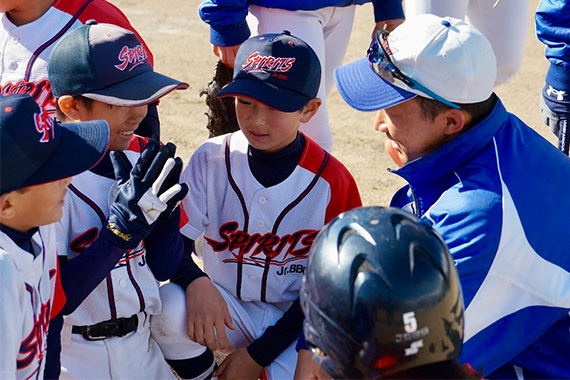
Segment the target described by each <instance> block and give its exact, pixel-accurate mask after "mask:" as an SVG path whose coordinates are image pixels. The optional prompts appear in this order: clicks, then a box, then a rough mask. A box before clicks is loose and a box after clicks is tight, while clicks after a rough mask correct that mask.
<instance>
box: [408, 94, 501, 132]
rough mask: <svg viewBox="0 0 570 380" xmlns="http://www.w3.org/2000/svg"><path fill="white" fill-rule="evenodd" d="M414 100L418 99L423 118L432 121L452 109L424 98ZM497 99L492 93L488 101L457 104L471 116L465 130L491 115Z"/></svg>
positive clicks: (417, 97)
mask: <svg viewBox="0 0 570 380" xmlns="http://www.w3.org/2000/svg"><path fill="white" fill-rule="evenodd" d="M414 99H416V101H417V102H418V105H419V106H420V109H421V111H422V116H423V117H424V118H426V119H428V120H430V121H434V120H435V118H436V117H437V115H439V114H441V113H442V112H444V111H446V110H448V109H450V108H451V107H450V106H448V105H445V104H443V103H440V102H438V101H437V100H433V99H428V98H424V97H423V96H416V97H415V98H414ZM497 99H498V98H497V95H495V93H492V94H491V96H489V98H488V99H487V100H483V101H482V102H479V103H466V104H461V103H457V105H459V106H460V107H461V109H462V110H464V111H466V112H467V113H468V114H469V115H470V116H471V121H470V122H469V124H467V125H465V129H464V130H468V129H469V128H471V127H473V126H474V125H477V124H479V123H480V122H481V121H482V120H483V119H484V118H486V117H487V116H488V115H489V114H490V113H491V111H493V108H494V107H495V103H496V102H497Z"/></svg>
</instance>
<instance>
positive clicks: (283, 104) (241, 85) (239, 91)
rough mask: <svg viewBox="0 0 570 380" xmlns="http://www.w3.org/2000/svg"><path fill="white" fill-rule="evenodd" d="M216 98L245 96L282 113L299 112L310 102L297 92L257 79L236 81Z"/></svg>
mask: <svg viewBox="0 0 570 380" xmlns="http://www.w3.org/2000/svg"><path fill="white" fill-rule="evenodd" d="M217 96H218V97H225V96H245V97H247V98H251V99H254V100H256V101H258V102H260V103H263V104H265V105H268V106H269V107H271V108H275V109H276V110H279V111H283V112H295V111H299V110H300V109H301V108H303V107H304V106H305V105H307V103H308V102H309V100H311V98H309V97H308V96H305V95H301V94H299V93H298V92H295V91H291V90H288V89H286V88H282V87H277V86H275V85H273V84H271V83H268V82H264V81H262V80H258V79H236V80H234V81H233V82H231V83H230V84H228V85H227V86H226V87H224V88H223V89H222V90H221V91H220V92H218V95H217Z"/></svg>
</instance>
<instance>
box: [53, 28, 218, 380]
mask: <svg viewBox="0 0 570 380" xmlns="http://www.w3.org/2000/svg"><path fill="white" fill-rule="evenodd" d="M48 75H49V81H50V83H51V85H52V90H53V93H54V95H55V96H56V98H57V113H58V117H59V118H61V119H62V120H66V121H67V120H92V119H100V118H102V119H105V120H106V121H107V122H108V123H109V125H110V127H111V142H110V145H109V150H111V151H114V152H113V153H114V156H113V157H115V160H114V161H115V162H114V166H115V173H116V174H115V175H113V170H112V169H113V168H112V165H111V160H110V159H109V156H105V158H104V159H103V160H102V162H101V163H100V164H98V165H97V166H96V167H94V168H93V169H92V170H91V171H88V172H86V173H83V174H82V175H79V176H76V177H74V178H73V181H72V184H71V185H70V189H69V191H68V193H67V196H66V205H65V207H64V213H63V218H62V220H61V222H60V223H59V224H58V227H59V228H58V229H57V233H58V235H57V238H58V252H59V254H60V260H61V262H62V264H61V266H62V283H63V286H64V289H65V290H66V294H67V289H66V284H69V287H70V288H72V289H73V290H70V293H71V292H72V291H75V292H78V288H80V287H81V286H82V284H83V281H82V279H83V277H84V273H88V271H89V270H90V268H91V267H92V266H93V265H94V264H93V260H98V258H99V257H100V256H102V255H107V256H108V255H110V254H111V253H110V251H111V252H112V254H113V255H115V254H117V252H118V254H119V255H120V256H121V259H120V260H119V262H118V263H117V265H113V266H112V267H111V268H109V270H110V273H109V274H108V276H107V278H106V279H105V280H104V281H103V282H101V283H100V284H99V285H98V286H97V287H96V288H95V290H94V291H93V292H92V293H91V294H89V295H88V296H87V298H86V299H85V300H84V301H83V302H82V303H81V305H80V306H79V307H78V308H77V310H75V311H73V312H72V313H71V314H70V315H67V316H66V317H65V319H64V325H63V330H62V337H61V345H62V350H61V364H62V378H151V379H167V378H173V379H174V378H175V375H174V374H173V373H172V371H171V369H170V367H169V366H168V364H167V363H166V361H165V359H164V356H163V354H162V352H161V350H160V348H159V347H158V346H157V344H156V342H155V341H154V340H153V338H152V337H151V335H150V330H149V324H150V317H151V316H153V315H156V314H158V313H160V311H161V300H160V297H159V293H158V289H159V286H158V281H165V280H167V279H169V278H170V276H171V275H172V274H173V273H174V272H175V271H176V269H177V268H178V265H179V262H180V257H181V255H182V252H183V250H182V241H181V236H180V232H179V228H178V223H179V211H178V210H179V209H178V208H176V205H177V203H178V202H179V201H180V200H181V199H182V198H183V197H184V195H185V194H186V192H187V186H186V185H183V186H180V185H179V184H178V180H179V176H180V172H181V170H182V161H181V160H180V158H177V159H176V160H173V161H172V166H171V172H170V175H168V176H167V177H166V180H165V182H164V185H161V184H160V181H158V182H157V183H156V184H154V185H153V186H152V188H151V189H145V188H142V189H137V188H136V186H135V187H132V188H131V189H124V186H123V182H124V181H125V179H126V177H127V176H128V170H129V169H130V166H131V163H134V162H135V161H136V159H137V158H138V157H139V156H141V151H142V156H141V157H144V156H145V152H146V151H147V150H148V149H149V146H154V145H155V147H151V148H150V149H151V150H153V151H155V150H156V149H158V143H156V141H154V140H151V141H150V142H148V144H147V141H148V139H145V138H141V137H139V136H137V135H135V134H134V131H135V129H136V128H137V127H138V125H139V123H140V122H141V120H142V119H143V118H144V117H145V115H146V111H147V105H148V104H150V103H152V102H154V101H156V100H157V99H158V98H160V97H162V96H163V95H165V94H167V93H169V92H171V91H173V90H175V89H185V88H187V87H188V85H187V84H186V83H182V82H179V81H176V80H174V79H172V78H169V77H166V76H164V75H162V74H159V73H156V72H154V71H153V70H152V67H151V65H150V62H149V60H148V55H147V53H146V50H145V48H144V45H143V44H142V43H141V42H140V40H139V39H138V38H137V37H136V35H135V34H134V33H132V32H130V31H128V30H126V29H123V28H120V27H117V26H114V25H110V24H95V23H87V25H84V26H81V27H79V28H77V29H75V30H73V31H71V32H70V33H68V34H67V35H66V36H65V37H64V38H62V39H61V40H60V42H59V43H58V44H57V45H56V46H55V48H54V50H53V52H52V54H51V56H50V61H49V63H48ZM145 144H146V146H147V147H146V148H145ZM143 148H145V150H144V151H143ZM160 155H162V156H164V157H165V158H167V157H171V156H173V155H174V146H173V145H172V144H167V145H166V146H163V147H160V149H159V151H158V156H160ZM136 168H137V167H136V166H135V169H136ZM152 169H153V168H152V166H151V168H150V169H149V171H152ZM132 176H133V174H131V177H132ZM146 182H148V181H146V176H145V178H144V179H143V180H142V183H143V184H145V183H146ZM155 185H156V186H155ZM117 187H118V188H119V195H120V194H121V191H122V190H124V191H125V192H129V191H130V192H135V193H137V192H139V193H141V194H144V195H145V196H146V195H148V194H149V193H154V192H155V190H156V191H157V192H159V193H160V192H161V191H163V189H164V188H167V189H168V188H171V189H174V191H177V193H175V195H174V194H169V192H170V190H167V191H164V192H163V193H162V195H160V196H159V197H156V196H154V197H153V196H152V194H151V195H150V196H149V197H147V198H148V199H147V200H146V201H144V200H143V198H145V196H143V197H142V198H141V200H140V201H138V202H134V203H136V204H138V206H140V209H142V211H143V212H144V214H145V218H146V220H147V222H148V224H149V225H152V226H151V227H150V228H151V229H152V231H151V232H150V233H149V234H148V237H147V238H146V239H144V240H141V237H142V238H144V237H145V236H146V234H145V233H144V232H145V230H146V229H148V226H144V225H143V226H141V227H140V229H141V230H143V231H142V232H143V233H140V231H139V228H134V229H132V230H131V231H129V232H128V233H123V230H124V229H121V228H120V227H121V223H120V221H119V223H114V221H112V222H113V223H114V224H112V223H106V222H105V218H106V215H108V214H109V212H112V211H113V209H111V210H110V209H109V199H112V198H113V197H114V195H113V194H114V193H115V191H116V188H117ZM159 189H160V191H158V190H159ZM170 196H172V198H171V199H170V200H168V197H170ZM164 197H166V199H163V198H164ZM157 210H158V214H157ZM160 212H162V214H160ZM116 228H118V231H115V229H116ZM109 230H111V231H113V232H114V233H115V235H116V236H117V241H115V242H114V243H115V244H114V246H109V244H105V242H102V243H101V242H100V241H101V240H102V239H98V236H99V235H103V234H104V233H108V232H107V231H109ZM121 239H122V241H121ZM70 268H72V269H70ZM70 311H71V310H70ZM64 313H65V310H64ZM196 349H197V355H198V356H200V355H201V354H202V353H204V352H205V348H204V347H200V346H199V345H198V344H196ZM186 354H187V355H193V354H194V352H187V353H186ZM208 355H209V356H208ZM187 357H191V356H187ZM205 358H206V360H207V359H209V364H208V365H207V366H206V370H207V369H208V368H210V372H211V368H213V365H214V361H213V357H212V355H211V353H207V355H206V357H205ZM200 369H201V370H202V371H205V370H204V369H202V368H200ZM181 376H185V375H181Z"/></svg>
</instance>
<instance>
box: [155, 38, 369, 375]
mask: <svg viewBox="0 0 570 380" xmlns="http://www.w3.org/2000/svg"><path fill="white" fill-rule="evenodd" d="M319 82H320V63H319V60H318V58H317V56H316V54H315V52H314V51H313V50H312V49H311V48H310V47H309V46H308V45H307V44H306V43H305V42H303V41H302V40H300V39H299V38H296V37H294V36H292V35H290V33H289V32H287V31H284V32H283V33H281V34H264V35H260V36H256V37H253V38H251V39H249V40H247V41H246V42H245V43H244V44H243V45H242V46H241V47H240V49H239V52H238V54H237V57H236V65H235V69H234V81H233V82H232V83H231V84H229V85H228V86H227V87H226V88H224V89H223V90H222V91H221V92H220V93H219V94H220V96H236V100H235V101H236V112H237V118H238V122H239V126H240V131H238V132H235V133H232V134H227V135H222V136H219V137H215V138H212V139H210V140H208V141H206V142H205V143H204V144H203V145H202V146H201V147H199V148H198V150H197V151H196V152H195V153H194V154H193V156H192V158H191V159H190V163H189V165H188V167H187V168H186V169H185V170H184V172H183V174H182V178H183V180H184V181H185V182H186V183H188V184H192V185H191V186H190V188H191V190H190V193H189V196H188V197H186V198H185V199H184V201H183V206H184V211H185V213H186V215H187V218H188V219H187V221H186V223H185V224H184V225H183V227H182V229H181V231H182V233H183V235H184V236H185V237H186V238H187V239H188V240H189V241H190V243H192V242H193V241H194V240H195V239H196V238H198V236H199V235H200V234H202V233H204V240H205V244H204V247H203V250H204V271H205V273H206V274H207V275H208V276H209V277H210V279H208V278H207V277H204V276H201V273H199V271H197V270H196V267H195V264H194V266H192V264H193V263H192V261H191V257H190V256H186V257H185V260H184V262H183V265H182V266H181V270H180V272H179V273H177V276H176V278H173V279H172V280H173V281H176V282H177V283H179V284H180V285H182V286H183V287H187V296H188V299H187V305H188V308H187V314H188V331H187V332H188V335H189V337H190V338H191V339H192V340H194V341H196V342H199V343H202V344H204V345H208V347H209V348H210V349H216V348H220V349H222V350H223V349H225V348H226V347H227V345H226V331H225V326H224V324H225V325H227V326H228V327H229V328H230V330H228V332H227V339H228V340H229V343H230V346H231V349H232V350H234V351H233V352H232V353H230V354H229V355H228V356H227V357H226V359H225V360H224V362H223V363H221V365H220V367H219V368H218V369H217V370H216V371H215V372H214V376H219V377H220V378H236V377H239V378H243V379H257V378H258V377H259V376H260V375H261V373H262V369H263V368H265V369H266V374H267V377H268V378H270V379H288V378H289V379H290V378H292V377H293V372H294V369H295V363H296V361H297V353H296V351H295V344H294V343H295V341H296V340H297V338H298V337H299V333H300V331H301V328H302V319H303V317H302V312H301V309H300V306H299V301H298V299H299V289H300V286H301V279H302V277H303V273H304V270H305V265H306V262H307V255H308V251H309V247H310V245H311V243H312V241H313V239H314V237H315V235H316V234H317V232H318V231H319V230H320V229H321V228H322V227H323V226H324V224H325V223H326V222H328V221H329V220H331V219H332V218H334V217H335V216H336V215H338V214H339V213H341V212H343V211H346V210H349V209H351V208H354V207H357V206H360V205H361V200H360V195H359V193H358V189H357V186H356V183H355V181H354V179H353V178H352V176H351V175H350V173H349V172H348V170H347V169H346V168H345V167H344V166H343V165H342V164H341V163H340V162H339V161H337V160H336V159H335V158H334V157H332V156H331V155H330V154H328V153H327V152H326V151H325V150H324V149H322V148H321V147H319V146H318V145H317V144H316V143H315V142H314V141H312V140H311V139H309V138H307V137H306V136H304V135H303V134H302V133H299V130H298V129H299V124H300V123H301V122H306V121H308V120H310V119H311V117H313V115H314V114H315V112H316V111H317V110H318V108H319V105H320V104H321V100H320V99H318V98H315V96H316V94H317V91H318V88H319ZM188 245H191V244H188ZM200 276H201V277H200ZM197 277H200V278H197ZM210 280H211V282H210ZM188 284H190V285H188ZM212 284H213V286H212ZM167 293H168V294H167ZM163 294H164V295H165V297H164V298H163V301H164V302H165V304H168V303H169V302H172V303H174V304H176V303H178V309H180V308H183V307H184V306H182V305H183V304H184V293H183V291H182V290H181V289H180V287H179V286H177V285H175V284H169V285H168V286H163V289H161V295H163ZM226 305H227V306H226ZM172 308H173V310H176V307H172ZM163 315H164V316H165V317H166V316H168V317H170V318H173V319H174V318H175V315H176V312H172V313H168V314H167V313H164V314H163ZM161 318H162V316H161ZM181 319H182V318H181ZM155 322H157V320H156V319H155V321H154V322H153V328H154V323H155ZM169 322H170V321H169ZM157 324H158V323H157ZM167 324H170V325H172V326H175V327H174V328H176V327H178V326H182V327H184V325H185V323H184V322H179V321H173V322H171V323H162V324H160V325H161V327H164V326H166V325H167ZM234 326H235V327H237V328H234ZM171 333H172V334H173V335H176V334H183V333H181V332H179V331H174V329H173V331H172V332H171ZM216 335H217V339H218V341H219V346H218V344H216ZM178 349H180V350H184V345H183V344H180V345H179V347H178Z"/></svg>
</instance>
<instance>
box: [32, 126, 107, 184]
mask: <svg viewBox="0 0 570 380" xmlns="http://www.w3.org/2000/svg"><path fill="white" fill-rule="evenodd" d="M54 133H59V134H61V138H60V140H59V145H58V146H57V148H56V149H55V151H54V152H53V154H52V155H51V157H50V158H49V159H48V160H47V161H46V162H44V164H43V165H42V166H41V168H39V169H38V171H37V172H36V173H34V174H33V175H32V176H31V177H30V178H29V179H28V180H26V181H25V182H24V183H23V184H22V186H21V187H27V186H34V185H41V184H43V183H48V182H52V181H57V180H60V179H63V178H68V177H73V176H74V175H77V174H79V173H82V172H84V171H86V170H89V169H90V168H92V167H93V166H95V165H96V164H97V163H98V162H99V161H100V160H101V158H103V155H104V154H105V152H106V151H107V148H108V147H109V138H110V130H109V124H107V122H106V121H104V120H93V121H85V122H79V123H64V124H60V123H57V122H55V121H54Z"/></svg>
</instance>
